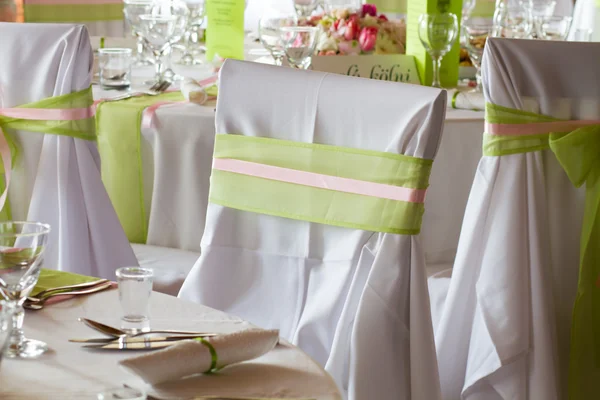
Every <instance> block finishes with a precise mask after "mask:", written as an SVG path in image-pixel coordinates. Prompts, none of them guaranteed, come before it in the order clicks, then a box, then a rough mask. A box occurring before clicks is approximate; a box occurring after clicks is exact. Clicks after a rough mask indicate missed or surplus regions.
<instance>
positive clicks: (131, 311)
mask: <svg viewBox="0 0 600 400" xmlns="http://www.w3.org/2000/svg"><path fill="white" fill-rule="evenodd" d="M153 276H154V273H153V271H152V270H151V269H148V268H140V267H123V268H119V269H118V270H117V282H118V283H119V300H120V301H121V308H122V309H123V317H122V318H121V320H122V322H121V328H122V329H123V330H125V331H126V332H129V333H138V332H147V331H149V330H150V312H149V306H150V294H151V293H152V280H153Z"/></svg>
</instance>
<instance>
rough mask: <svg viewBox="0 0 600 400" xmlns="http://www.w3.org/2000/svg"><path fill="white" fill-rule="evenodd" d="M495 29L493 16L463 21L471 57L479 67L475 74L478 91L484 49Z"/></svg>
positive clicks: (479, 88)
mask: <svg viewBox="0 0 600 400" xmlns="http://www.w3.org/2000/svg"><path fill="white" fill-rule="evenodd" d="M493 30H494V22H493V21H492V19H491V18H469V19H468V20H466V21H464V22H463V35H464V40H465V47H466V49H467V52H468V53H469V58H470V59H471V61H472V62H473V65H474V66H475V68H476V69H477V74H476V75H475V77H476V79H477V87H476V88H475V91H476V92H481V91H482V87H481V59H482V58H483V49H484V46H485V42H486V41H487V38H488V36H490V35H491V33H492V31H493Z"/></svg>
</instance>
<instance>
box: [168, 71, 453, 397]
mask: <svg viewBox="0 0 600 400" xmlns="http://www.w3.org/2000/svg"><path fill="white" fill-rule="evenodd" d="M445 106H446V96H445V93H444V92H442V91H440V90H437V89H432V88H427V87H422V86H413V85H405V84H396V83H389V82H381V81H375V80H367V79H357V78H351V77H346V76H341V75H335V74H326V73H321V72H311V71H299V70H292V69H289V68H280V67H272V66H266V65H260V64H255V63H246V62H239V61H230V60H228V61H227V62H226V63H225V65H224V66H223V68H222V69H221V78H220V88H219V98H218V104H217V115H216V132H217V134H222V133H227V134H236V133H237V134H243V135H246V136H256V137H266V138H277V139H285V140H290V141H295V142H301V143H318V144H325V145H335V146H343V147H350V148H355V149H365V150H376V151H381V152H388V153H393V154H404V155H408V156H414V157H420V158H426V159H430V160H431V159H433V158H434V156H435V154H436V151H437V148H438V145H439V141H440V135H441V130H442V125H443V121H444V117H445ZM213 176H214V173H213ZM211 179H212V178H211ZM240 196H244V193H240ZM291 212H293V210H291ZM201 249H202V255H201V257H200V259H199V260H198V262H197V263H196V265H195V266H194V268H193V270H192V272H191V273H190V275H189V276H188V278H187V279H186V281H185V283H184V285H183V288H182V290H181V292H180V297H182V298H185V299H189V300H192V301H196V302H201V303H203V304H206V305H209V306H211V307H215V308H217V309H220V310H225V311H226V312H228V313H232V314H235V315H239V316H241V317H243V318H244V319H246V320H249V321H250V322H252V323H255V324H256V325H258V326H260V327H262V328H278V329H280V332H281V336H282V337H283V338H285V339H287V340H289V341H291V342H292V343H294V344H296V345H298V346H300V347H301V348H302V349H303V350H304V351H306V352H307V353H308V354H309V355H311V356H312V357H313V358H314V359H315V360H317V361H318V362H319V363H321V364H322V365H324V366H325V368H326V370H327V371H328V372H329V373H330V374H331V375H332V376H333V377H334V379H335V380H336V382H337V384H338V385H339V387H340V389H341V390H342V392H343V393H345V395H346V396H347V398H350V399H368V398H373V399H375V398H377V399H398V398H406V399H408V398H413V399H436V398H438V397H439V387H438V385H437V382H438V380H437V379H438V378H437V372H436V370H437V366H436V361H435V357H434V356H433V355H432V351H433V352H435V350H434V348H433V343H432V336H431V335H430V332H432V328H431V315H430V309H429V299H428V294H427V282H426V276H425V268H424V267H425V266H424V259H423V254H422V250H421V247H420V242H419V237H418V236H409V235H398V234H386V233H377V232H369V231H363V230H355V229H348V228H342V227H336V226H330V225H323V224H318V223H310V222H306V221H300V220H293V219H286V218H280V217H275V216H270V215H264V214H258V213H251V212H245V211H239V210H236V209H231V208H225V207H222V206H219V205H216V204H213V203H209V207H208V212H207V222H206V228H205V231H204V236H203V238H202V245H201Z"/></svg>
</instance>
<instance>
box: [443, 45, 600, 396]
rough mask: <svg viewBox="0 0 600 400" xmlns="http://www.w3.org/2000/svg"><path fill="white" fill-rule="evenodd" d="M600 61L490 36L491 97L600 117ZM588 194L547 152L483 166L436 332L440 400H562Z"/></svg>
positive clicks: (539, 109) (572, 48) (566, 49)
mask: <svg viewBox="0 0 600 400" xmlns="http://www.w3.org/2000/svg"><path fill="white" fill-rule="evenodd" d="M599 57H600V46H598V45H595V44H593V43H577V44H575V43H568V42H547V41H532V40H508V39H496V38H494V39H490V40H488V42H487V44H486V47H485V56H484V59H483V67H482V68H483V84H484V93H485V97H486V101H488V102H491V103H494V104H496V105H500V106H504V107H509V108H513V109H519V110H523V111H529V112H534V113H538V114H544V115H549V116H552V117H555V118H562V119H599V117H600V86H598V85H596V84H590V83H591V82H596V80H597V71H596V70H595V69H594V68H591V67H590V66H591V65H595V64H596V63H597V60H599V59H600V58H599ZM549 59H551V60H555V61H554V62H553V63H548V62H547V60H549ZM583 196H584V193H583V191H582V190H580V189H575V188H574V187H573V185H572V184H571V182H570V181H569V179H568V178H567V175H566V174H565V172H564V171H563V170H562V168H561V166H560V164H559V163H558V161H557V160H556V158H555V156H554V154H553V153H552V152H551V151H550V150H545V151H537V152H530V153H525V154H514V155H508V156H501V157H488V156H484V157H483V158H482V159H481V161H480V164H479V167H478V171H477V175H476V176H475V181H474V183H473V188H472V190H471V195H470V198H469V203H468V205H467V210H466V214H465V219H464V223H463V227H462V233H461V237H460V242H459V247H458V253H457V256H456V262H455V264H454V270H453V273H452V280H451V282H450V288H449V292H448V296H447V298H446V302H445V307H444V309H443V312H442V315H441V317H440V318H441V320H440V324H439V326H438V327H437V329H436V332H435V336H436V347H437V352H438V363H439V367H440V379H441V384H442V395H443V397H444V399H452V400H455V399H468V400H472V399H485V400H495V399H511V400H528V399H529V400H532V399H544V400H552V399H566V398H567V397H566V376H567V368H568V364H569V360H568V357H569V353H568V350H569V334H570V324H571V313H572V311H573V304H574V300H575V294H576V290H577V279H578V273H579V238H580V235H581V221H582V215H583Z"/></svg>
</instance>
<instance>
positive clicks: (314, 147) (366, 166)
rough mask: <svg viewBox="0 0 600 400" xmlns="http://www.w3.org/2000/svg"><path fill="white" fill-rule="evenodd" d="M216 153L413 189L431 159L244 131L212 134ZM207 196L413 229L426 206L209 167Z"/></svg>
mask: <svg viewBox="0 0 600 400" xmlns="http://www.w3.org/2000/svg"><path fill="white" fill-rule="evenodd" d="M214 158H215V160H221V159H223V160H241V161H243V162H247V163H252V164H258V165H266V166H273V167H278V168H280V169H283V170H285V171H287V172H288V173H289V172H290V171H291V172H294V171H301V173H302V172H308V173H311V174H318V176H322V177H323V178H324V179H326V178H330V177H333V179H336V178H337V177H339V178H343V179H346V180H349V181H350V182H351V183H352V182H354V183H360V182H371V183H377V184H381V185H389V186H390V187H393V188H398V187H401V188H407V190H409V191H410V190H413V189H414V190H413V191H414V192H419V191H424V190H425V189H426V188H427V186H428V181H429V174H430V172H431V166H432V160H426V159H421V158H416V157H409V156H404V155H398V154H393V153H385V152H377V151H366V150H358V149H351V148H345V147H337V146H328V145H319V144H310V143H298V142H291V141H285V140H277V139H270V138H260V137H248V136H242V135H217V137H216V141H215V150H214ZM209 201H210V202H212V203H215V204H219V205H222V206H225V207H229V208H235V209H238V210H244V211H250V212H256V213H262V214H268V215H274V216H279V217H284V218H291V219H297V220H303V221H309V222H316V223H322V224H327V225H335V226H341V227H346V228H354V229H362V230H368V231H376V232H388V233H397V234H409V235H413V234H418V233H419V231H420V227H421V219H422V215H423V211H424V205H423V203H422V202H420V201H415V202H411V201H399V200H392V199H390V198H382V197H377V196H370V195H362V194H355V193H348V192H342V191H338V190H330V189H324V188H317V187H311V186H305V185H302V184H296V183H290V182H289V181H278V180H273V179H265V178H261V177H257V176H251V175H247V174H244V173H235V172H229V171H224V170H220V169H216V168H215V167H213V171H212V176H211V186H210V195H209Z"/></svg>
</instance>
